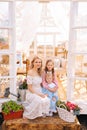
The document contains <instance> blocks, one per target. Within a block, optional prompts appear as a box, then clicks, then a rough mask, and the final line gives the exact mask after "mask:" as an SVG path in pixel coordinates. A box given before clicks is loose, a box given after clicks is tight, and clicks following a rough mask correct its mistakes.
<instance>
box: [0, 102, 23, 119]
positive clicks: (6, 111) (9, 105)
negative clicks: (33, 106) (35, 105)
mask: <svg viewBox="0 0 87 130" xmlns="http://www.w3.org/2000/svg"><path fill="white" fill-rule="evenodd" d="M1 107H2V114H3V117H4V120H11V119H17V118H21V117H22V116H23V106H22V105H21V104H18V103H16V102H15V101H13V100H10V101H7V102H4V103H3V104H2V106H1Z"/></svg>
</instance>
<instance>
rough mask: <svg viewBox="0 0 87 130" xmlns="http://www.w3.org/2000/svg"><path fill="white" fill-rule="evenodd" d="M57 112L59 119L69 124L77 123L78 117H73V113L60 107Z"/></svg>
mask: <svg viewBox="0 0 87 130" xmlns="http://www.w3.org/2000/svg"><path fill="white" fill-rule="evenodd" d="M62 105H63V104H61V106H62ZM63 106H64V105H63ZM64 107H65V106H64ZM57 111H58V115H59V117H60V118H61V119H63V120H64V121H67V122H74V121H75V118H76V116H75V115H73V114H72V113H71V112H69V111H67V110H66V109H64V108H60V106H59V107H57Z"/></svg>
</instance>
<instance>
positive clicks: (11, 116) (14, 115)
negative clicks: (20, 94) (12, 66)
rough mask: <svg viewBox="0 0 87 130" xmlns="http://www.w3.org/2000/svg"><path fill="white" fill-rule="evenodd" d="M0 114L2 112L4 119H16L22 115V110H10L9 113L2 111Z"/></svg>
mask: <svg viewBox="0 0 87 130" xmlns="http://www.w3.org/2000/svg"><path fill="white" fill-rule="evenodd" d="M2 114H3V117H4V120H11V119H18V118H22V117H23V111H22V110H20V111H17V112H12V113H9V114H5V113H3V112H2Z"/></svg>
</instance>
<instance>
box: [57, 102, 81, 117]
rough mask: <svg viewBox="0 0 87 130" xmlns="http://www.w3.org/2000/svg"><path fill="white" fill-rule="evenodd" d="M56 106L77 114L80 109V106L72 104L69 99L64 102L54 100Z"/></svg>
mask: <svg viewBox="0 0 87 130" xmlns="http://www.w3.org/2000/svg"><path fill="white" fill-rule="evenodd" d="M56 106H57V107H60V108H63V109H66V110H67V111H69V112H73V114H74V115H79V114H80V111H81V108H80V107H79V106H78V105H77V104H74V103H72V102H70V101H67V102H64V101H60V100H58V101H57V102H56Z"/></svg>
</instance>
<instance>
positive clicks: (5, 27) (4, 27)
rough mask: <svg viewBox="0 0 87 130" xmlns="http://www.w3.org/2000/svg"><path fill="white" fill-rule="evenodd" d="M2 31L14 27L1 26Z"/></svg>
mask: <svg viewBox="0 0 87 130" xmlns="http://www.w3.org/2000/svg"><path fill="white" fill-rule="evenodd" d="M0 29H13V26H0Z"/></svg>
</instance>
